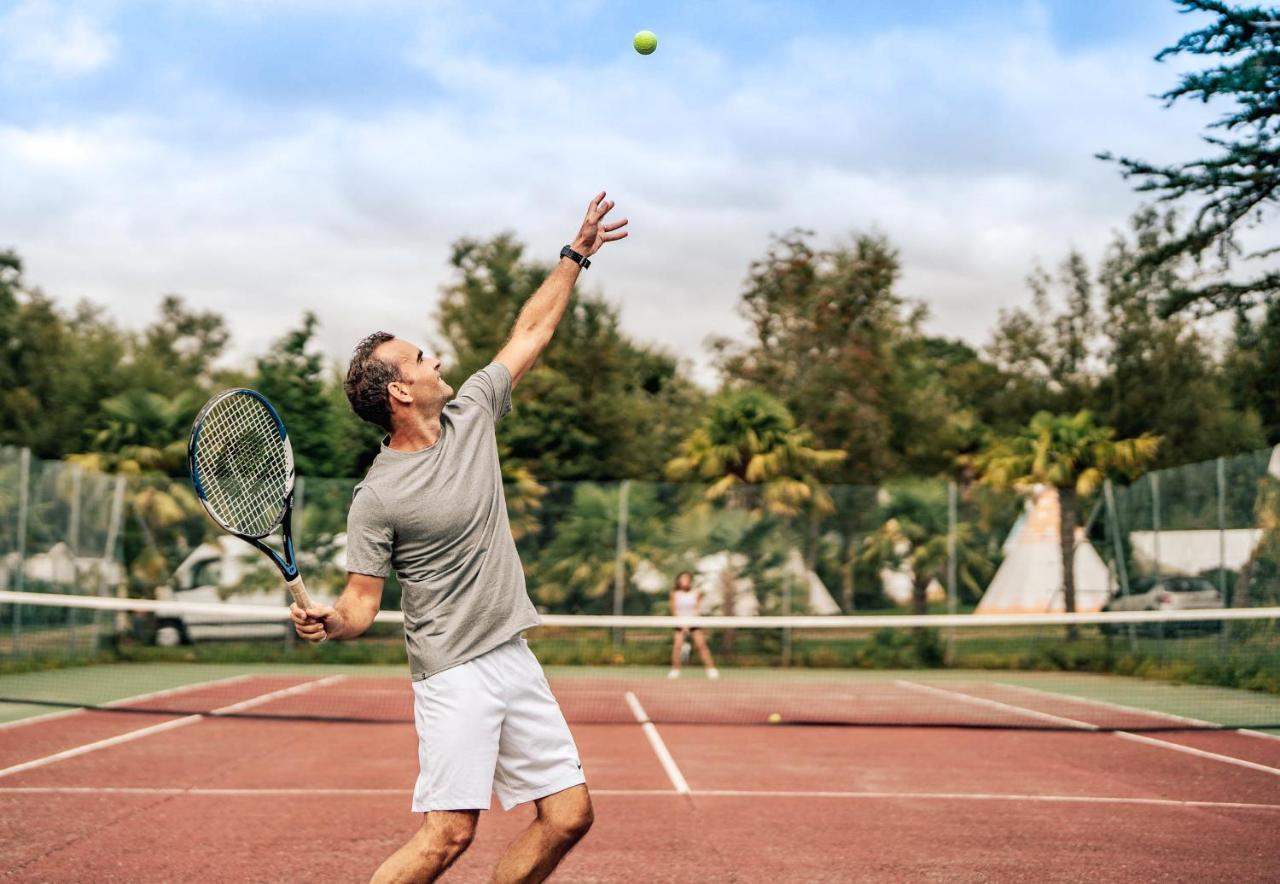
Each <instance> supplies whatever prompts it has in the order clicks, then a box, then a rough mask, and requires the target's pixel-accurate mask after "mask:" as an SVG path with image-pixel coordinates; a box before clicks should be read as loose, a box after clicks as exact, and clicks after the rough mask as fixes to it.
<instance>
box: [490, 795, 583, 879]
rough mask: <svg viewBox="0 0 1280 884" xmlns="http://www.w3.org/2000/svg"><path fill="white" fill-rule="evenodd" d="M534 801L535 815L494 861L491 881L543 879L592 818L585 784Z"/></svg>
mask: <svg viewBox="0 0 1280 884" xmlns="http://www.w3.org/2000/svg"><path fill="white" fill-rule="evenodd" d="M534 804H535V805H536V806H537V808H538V816H537V817H536V818H535V819H534V821H533V822H532V823H530V824H529V828H527V829H525V830H524V832H522V833H521V834H520V837H519V838H517V839H516V840H515V841H513V842H512V843H511V846H510V847H508V848H507V852H506V853H505V854H503V855H502V859H501V860H499V861H498V867H497V868H496V869H494V872H493V880H494V882H495V884H509V882H510V884H516V882H520V884H524V882H535V881H542V880H544V879H545V878H546V877H547V876H548V875H550V874H551V873H552V872H553V871H555V868H556V866H557V865H559V864H560V860H562V859H564V857H565V854H567V853H568V852H569V851H570V850H572V849H573V845H575V844H577V843H578V842H579V841H581V840H582V836H583V835H585V834H587V830H588V829H590V828H591V823H592V822H593V821H594V819H595V816H594V813H593V811H592V810H591V796H590V795H589V794H587V787H586V786H585V785H581V786H574V787H572V788H570V789H565V790H564V791H563V792H557V793H556V794H554V795H548V796H547V797H546V798H539V799H538V800H537V801H535V802H534Z"/></svg>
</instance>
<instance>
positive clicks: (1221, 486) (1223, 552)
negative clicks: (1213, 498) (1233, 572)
mask: <svg viewBox="0 0 1280 884" xmlns="http://www.w3.org/2000/svg"><path fill="white" fill-rule="evenodd" d="M1218 595H1219V596H1221V597H1222V604H1224V605H1225V604H1227V461H1226V458H1222V457H1220V458H1218Z"/></svg>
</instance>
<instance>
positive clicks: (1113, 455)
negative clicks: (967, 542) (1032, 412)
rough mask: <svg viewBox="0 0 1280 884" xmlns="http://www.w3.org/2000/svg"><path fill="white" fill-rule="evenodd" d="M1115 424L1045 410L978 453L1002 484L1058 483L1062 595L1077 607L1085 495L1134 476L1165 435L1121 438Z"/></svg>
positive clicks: (1070, 607) (991, 479) (992, 481)
mask: <svg viewBox="0 0 1280 884" xmlns="http://www.w3.org/2000/svg"><path fill="white" fill-rule="evenodd" d="M1114 437H1115V430H1113V429H1112V428H1111V427H1102V426H1099V425H1098V424H1096V423H1094V420H1093V415H1092V414H1091V413H1089V412H1088V411H1080V412H1078V413H1076V414H1074V415H1064V414H1050V413H1048V412H1044V411H1042V412H1040V413H1039V414H1037V415H1036V416H1035V417H1033V418H1032V419H1031V423H1030V424H1028V425H1027V426H1026V427H1025V428H1024V429H1023V430H1022V431H1021V432H1019V433H1018V434H1017V435H1015V436H1011V437H1008V438H1006V439H1002V440H999V441H997V442H996V443H995V444H994V445H992V446H991V448H990V449H988V450H987V452H986V453H984V454H983V455H980V456H979V458H978V463H979V466H980V468H981V470H982V481H983V482H985V483H987V484H989V485H993V486H995V487H998V488H1009V487H1013V488H1018V489H1021V490H1028V489H1029V488H1031V487H1032V486H1035V485H1052V486H1053V487H1054V488H1057V489H1058V500H1059V512H1060V522H1059V534H1060V538H1059V540H1060V544H1061V552H1062V597H1063V599H1064V601H1065V604H1066V609H1067V611H1068V612H1074V611H1075V609H1076V579H1075V539H1076V536H1075V532H1076V521H1077V519H1076V515H1077V514H1076V510H1077V507H1078V505H1079V500H1080V498H1084V497H1088V496H1089V495H1091V494H1093V493H1094V492H1095V491H1096V490H1097V489H1098V487H1099V486H1100V485H1101V484H1102V482H1103V481H1104V480H1105V479H1107V478H1109V477H1111V476H1113V475H1115V476H1119V477H1124V478H1131V477H1133V476H1135V475H1137V474H1138V473H1140V472H1141V471H1142V470H1143V469H1144V468H1145V467H1147V466H1148V465H1150V464H1151V462H1152V461H1153V460H1154V459H1155V456H1156V451H1157V449H1158V448H1159V445H1160V439H1159V437H1157V436H1152V435H1150V434H1149V433H1143V434H1142V435H1141V436H1139V437H1138V438H1136V439H1116V438H1114Z"/></svg>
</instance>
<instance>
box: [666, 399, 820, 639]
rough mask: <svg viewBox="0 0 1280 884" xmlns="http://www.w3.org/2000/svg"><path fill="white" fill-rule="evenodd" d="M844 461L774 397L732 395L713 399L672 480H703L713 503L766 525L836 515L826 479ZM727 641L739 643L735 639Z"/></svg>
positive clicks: (673, 463)
mask: <svg viewBox="0 0 1280 884" xmlns="http://www.w3.org/2000/svg"><path fill="white" fill-rule="evenodd" d="M844 457H845V453H844V452H843V451H834V450H824V449H819V448H814V447H813V436H812V434H811V433H809V431H808V430H805V429H802V428H800V427H797V426H796V422H795V419H794V418H793V417H792V416H791V413H790V412H789V411H787V408H786V406H784V405H783V404H782V403H781V402H779V401H778V400H777V399H775V398H773V397H772V396H770V395H769V394H767V393H765V392H763V391H761V390H755V389H745V390H730V391H726V392H724V393H721V394H720V395H718V396H716V397H715V398H714V399H712V401H711V403H710V405H709V406H708V408H707V411H706V414H705V416H704V417H703V419H702V422H701V423H700V424H699V425H698V427H697V428H695V429H694V431H693V432H692V433H691V434H690V435H689V437H688V438H687V439H685V441H684V442H683V443H682V444H681V446H680V453H679V455H678V456H677V457H675V458H673V459H672V460H670V461H669V462H668V463H667V475H668V477H670V478H672V479H677V480H681V479H700V480H702V481H703V482H705V483H706V489H705V491H704V492H703V497H704V499H705V500H706V501H707V502H709V503H721V504H724V505H725V506H726V507H728V508H729V509H733V510H740V511H743V512H746V513H748V514H749V515H750V516H751V519H750V521H752V522H754V523H759V522H761V521H762V520H763V519H764V517H769V516H773V517H784V518H789V517H792V516H795V515H797V514H799V513H800V512H801V511H802V510H804V509H806V508H808V509H809V510H810V511H811V512H818V513H828V512H831V511H832V509H833V506H832V502H831V496H830V495H829V494H828V493H827V490H826V489H825V488H824V487H823V485H822V484H821V482H820V479H819V475H820V473H821V472H822V471H823V470H824V469H825V468H827V467H829V466H830V465H832V464H835V463H838V462H840V461H841V460H843V459H844ZM748 533H753V532H748ZM726 602H728V603H729V604H728V605H727V607H728V608H729V610H734V607H735V606H734V605H733V604H732V601H731V600H730V599H726ZM726 642H727V643H728V644H730V645H731V644H732V633H729V634H727V635H726Z"/></svg>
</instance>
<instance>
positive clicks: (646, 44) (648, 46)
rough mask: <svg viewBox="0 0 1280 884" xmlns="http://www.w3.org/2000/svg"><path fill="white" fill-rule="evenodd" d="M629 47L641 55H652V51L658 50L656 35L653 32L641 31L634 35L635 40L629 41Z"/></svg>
mask: <svg viewBox="0 0 1280 884" xmlns="http://www.w3.org/2000/svg"><path fill="white" fill-rule="evenodd" d="M631 45H632V46H634V47H635V48H636V52H639V53H640V54H641V55H652V54H653V50H655V49H657V48H658V35H657V34H655V33H654V32H653V31H641V32H640V33H638V34H636V38H635V39H634V40H632V41H631Z"/></svg>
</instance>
